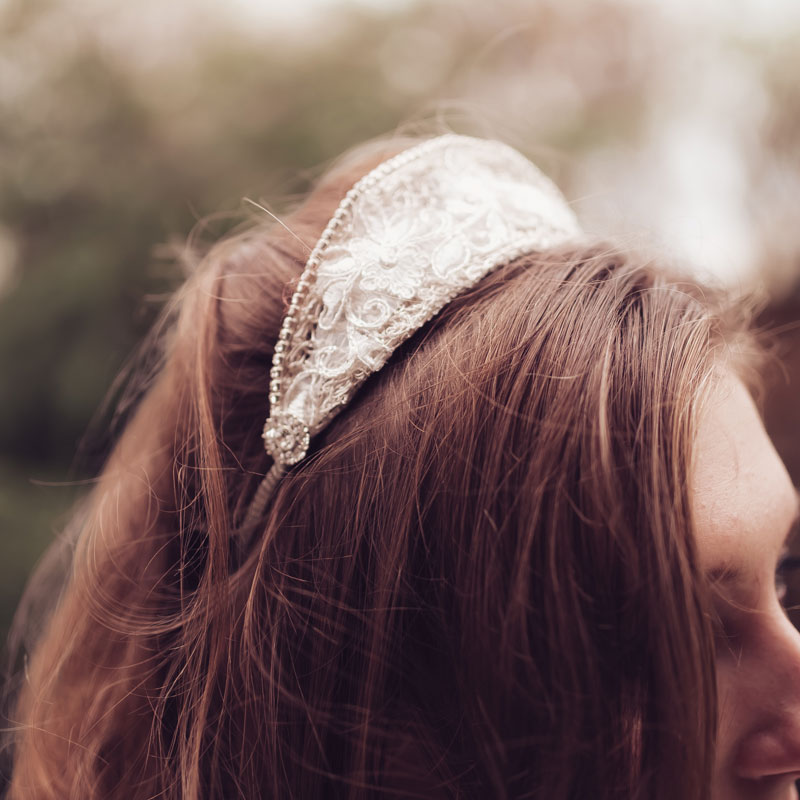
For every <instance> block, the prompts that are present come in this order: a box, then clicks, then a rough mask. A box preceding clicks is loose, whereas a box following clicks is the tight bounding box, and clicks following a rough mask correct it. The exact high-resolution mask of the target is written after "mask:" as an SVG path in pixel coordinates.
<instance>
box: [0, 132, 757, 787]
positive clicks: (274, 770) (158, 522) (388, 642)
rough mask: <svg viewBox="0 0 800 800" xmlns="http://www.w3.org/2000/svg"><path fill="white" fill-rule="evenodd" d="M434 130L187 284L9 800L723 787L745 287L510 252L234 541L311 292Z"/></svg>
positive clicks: (350, 171)
mask: <svg viewBox="0 0 800 800" xmlns="http://www.w3.org/2000/svg"><path fill="white" fill-rule="evenodd" d="M407 144H408V143H407V142H404V143H402V144H401V145H398V144H397V143H386V144H384V145H381V146H378V147H375V146H372V147H370V148H368V149H364V150H360V151H357V152H356V153H354V154H352V155H351V156H350V157H349V158H348V159H347V160H346V161H344V162H342V164H340V165H339V166H338V167H337V168H335V169H334V170H332V171H331V172H329V173H328V174H327V175H326V176H325V177H324V178H323V179H322V180H321V181H320V183H319V184H318V186H317V187H316V188H315V189H314V191H313V192H312V193H311V194H310V196H309V197H308V198H307V199H306V201H305V202H304V203H303V204H302V205H301V206H300V207H299V208H298V209H297V210H296V211H295V212H294V213H293V214H291V215H290V216H289V217H288V218H286V219H285V223H286V226H287V227H288V228H289V229H290V230H291V232H292V235H290V234H289V233H288V232H287V231H286V230H284V228H282V227H280V226H277V225H266V224H265V225H263V226H255V227H253V228H251V229H250V230H248V231H246V232H244V233H241V234H238V235H236V236H235V237H232V238H230V239H227V240H225V241H223V242H221V243H219V244H218V245H217V246H216V247H214V248H213V249H211V251H210V252H209V253H208V254H207V256H206V257H205V258H204V260H203V262H202V263H201V264H200V266H199V268H198V270H197V271H196V273H195V274H194V275H193V276H192V277H191V278H190V279H189V280H188V282H187V283H186V285H185V286H184V287H183V288H182V290H181V291H180V292H179V294H178V296H177V297H176V299H175V302H174V305H173V307H172V309H171V314H172V315H174V318H175V322H174V324H173V325H172V326H171V327H170V329H169V333H168V335H167V337H166V339H165V340H164V342H163V347H164V358H163V366H162V368H161V370H160V372H159V374H158V376H157V377H156V379H155V380H154V382H153V384H152V386H151V387H150V388H149V389H148V391H147V392H146V393H145V395H144V397H143V398H142V400H141V402H140V404H139V406H138V409H137V411H136V413H135V414H134V416H133V417H132V419H131V420H130V422H129V424H128V426H127V428H126V430H125V432H124V434H123V435H122V437H121V439H120V441H119V443H118V444H117V446H116V448H115V449H114V451H113V453H112V454H111V456H110V458H109V460H108V463H107V465H106V466H105V469H104V470H103V473H102V475H101V476H100V478H99V481H98V483H97V485H96V486H95V487H94V489H93V490H92V493H91V495H90V497H89V498H88V500H87V502H86V505H85V506H84V507H83V509H82V511H81V516H80V517H78V518H76V528H77V529H78V534H77V537H76V540H75V545H74V554H73V557H72V567H71V572H70V576H69V580H68V583H67V586H66V587H65V590H64V593H63V596H62V597H61V599H60V602H59V604H58V606H57V608H56V609H55V610H54V612H53V613H52V615H51V616H50V618H49V621H48V624H47V626H46V627H45V629H44V630H43V632H42V634H41V636H40V637H39V640H38V643H37V644H36V646H35V648H34V650H33V652H32V653H31V654H30V659H29V663H28V666H27V671H26V672H25V673H24V675H22V676H20V682H19V686H18V694H17V700H16V702H15V704H14V707H13V710H12V711H11V720H10V726H11V727H12V728H13V737H12V738H13V745H14V771H13V776H12V781H11V785H10V789H9V794H8V797H9V800H45V798H48V799H49V798H52V799H53V800H55V798H58V799H59V800H62V799H63V798H65V797H75V798H81V799H82V800H99V799H100V798H120V800H122V798H124V800H145V798H148V799H149V798H156V797H158V798H164V800H178V799H179V798H180V799H181V800H201V798H202V799H203V800H206V799H207V798H225V799H226V800H228V799H229V798H247V800H251V798H256V797H269V798H273V799H274V800H284V799H285V800H289V798H295V799H297V798H303V799H304V800H305V799H306V798H309V799H311V798H343V799H345V798H347V800H364V799H365V798H389V797H398V798H399V797H403V798H407V797H419V798H459V799H460V800H462V799H470V800H471V799H473V798H474V800H484V799H485V798H488V797H491V798H497V799H498V800H503V799H507V800H511V798H548V800H567V798H579V797H581V798H582V797H592V798H595V800H611V798H617V799H618V800H622V799H623V798H624V800H634V799H635V798H640V799H641V800H644V799H645V798H646V799H647V800H666V799H667V798H672V799H673V800H674V798H676V797H680V798H682V800H705V798H707V797H708V789H709V781H710V769H711V764H712V761H713V742H714V720H715V714H716V709H715V686H714V671H713V642H712V637H711V633H710V629H709V623H708V619H707V615H706V610H707V600H706V596H705V590H704V586H703V582H702V580H701V579H700V576H699V572H698V567H697V564H696V556H695V545H694V537H693V522H692V518H691V512H690V503H689V496H688V491H689V490H688V476H689V475H690V473H691V464H692V443H693V440H694V435H695V426H696V422H697V419H698V415H699V413H700V410H701V408H702V406H703V403H704V401H705V398H706V397H707V395H708V393H709V391H710V389H711V387H712V386H713V384H714V382H715V380H716V378H717V376H718V374H719V373H720V370H721V369H722V368H723V367H724V368H731V365H733V368H738V366H737V363H738V362H736V360H735V355H736V353H739V352H745V351H746V350H747V348H748V347H749V345H748V342H749V340H748V338H747V333H746V320H745V319H744V317H743V315H742V314H740V313H739V311H738V309H737V308H736V307H735V306H731V305H730V304H729V303H728V301H727V300H726V299H725V298H722V297H717V296H716V295H715V294H714V293H712V292H709V291H705V290H701V289H699V288H697V287H696V286H694V285H693V284H691V283H689V282H686V281H685V280H683V279H681V278H680V277H675V276H672V277H671V274H670V271H669V270H668V269H666V268H663V267H659V266H658V265H654V264H652V263H651V262H650V261H649V260H648V259H645V258H642V257H639V256H637V255H635V254H630V253H625V252H621V251H620V250H619V248H616V247H614V246H610V245H608V244H603V243H600V244H575V243H561V244H558V245H556V246H553V247H550V248H548V249H546V250H543V251H542V252H538V253H525V254H521V255H515V256H514V257H511V258H509V259H508V260H507V261H504V262H503V263H499V264H498V265H497V266H496V268H495V269H493V270H491V271H490V272H488V273H487V274H486V275H484V276H483V277H481V278H480V279H479V280H477V281H476V282H475V284H474V285H472V286H470V287H469V288H467V289H465V290H464V291H463V292H461V293H459V294H458V295H457V296H455V297H454V298H452V300H451V301H450V302H449V303H447V305H445V306H444V307H443V308H442V309H441V311H440V312H439V313H438V314H436V315H435V316H434V317H433V318H432V319H431V320H429V321H428V322H427V323H425V324H424V325H422V327H421V328H420V329H419V330H418V331H417V332H416V333H414V334H413V335H412V336H411V337H410V338H408V339H407V340H406V341H405V342H403V343H402V344H400V345H399V347H397V349H396V350H394V352H393V353H392V355H391V357H390V358H389V359H388V361H387V363H386V364H385V365H384V366H383V368H382V369H381V370H380V371H379V372H377V373H375V374H372V375H370V376H369V377H368V379H367V380H366V381H365V382H364V384H363V386H361V387H360V389H359V390H358V392H356V393H355V394H354V396H353V398H352V400H351V402H350V403H349V404H348V405H347V407H346V408H345V409H344V410H343V411H341V413H339V414H338V415H337V416H336V417H335V419H332V420H331V422H330V424H329V425H328V426H327V427H326V428H325V429H324V430H321V431H320V432H319V435H318V436H317V437H316V438H315V439H314V440H313V442H312V443H311V447H310V450H309V453H308V455H307V457H306V458H305V459H303V460H302V461H301V462H300V463H298V464H297V465H296V466H294V467H293V468H292V469H290V470H289V471H288V472H287V473H286V474H285V475H283V477H281V479H280V481H279V482H278V484H277V485H276V487H275V490H274V493H273V494H272V496H271V498H270V502H269V504H268V505H267V506H266V508H265V510H264V512H263V514H262V515H260V517H259V519H258V520H257V522H256V523H255V524H254V527H253V535H252V537H251V539H250V540H249V545H248V546H247V547H246V548H244V549H243V550H242V548H241V546H240V541H241V540H240V539H239V538H237V536H236V532H237V525H238V522H239V521H240V520H242V519H243V518H244V516H245V513H246V510H247V508H248V506H249V504H250V501H251V499H252V498H253V496H254V493H255V492H256V489H257V486H258V485H259V483H260V482H261V481H262V480H263V477H264V475H265V474H267V472H268V471H269V469H270V467H271V460H270V457H269V456H268V455H267V453H265V451H264V447H263V441H262V439H261V431H262V426H263V424H264V417H265V397H266V394H265V376H267V375H268V374H269V370H270V368H271V365H272V362H273V356H274V348H275V344H276V342H277V341H278V338H279V331H280V328H281V324H282V320H283V318H284V315H285V313H286V310H287V299H288V298H289V297H290V296H291V294H292V291H293V289H294V288H295V287H296V285H297V282H298V280H299V279H300V276H301V274H302V272H303V270H304V268H305V265H306V262H307V260H308V256H309V249H310V248H311V247H312V246H313V243H314V242H316V241H318V239H319V237H320V236H321V234H322V232H323V230H324V229H325V227H326V225H327V224H328V221H329V220H330V219H331V217H332V215H333V214H334V212H335V210H336V208H337V206H338V205H339V203H340V202H341V200H342V198H343V197H345V195H346V193H347V191H348V190H349V189H350V188H351V187H352V186H353V185H354V184H355V183H356V182H357V181H358V180H359V178H361V177H362V176H363V175H365V174H367V173H368V172H369V170H370V169H372V168H374V167H375V166H377V165H378V164H380V163H382V162H383V161H385V160H386V159H387V158H389V157H391V156H392V155H394V154H396V153H397V152H399V151H401V150H403V149H405V147H406V146H407ZM304 242H305V243H307V244H308V246H307V247H306V246H305V245H304V244H303V243H304ZM31 592H32V593H33V595H35V594H36V585H35V584H34V586H33V587H32V588H31ZM20 624H22V623H20ZM665 776H668V780H665Z"/></svg>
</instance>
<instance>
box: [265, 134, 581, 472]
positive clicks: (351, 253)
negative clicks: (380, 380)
mask: <svg viewBox="0 0 800 800" xmlns="http://www.w3.org/2000/svg"><path fill="white" fill-rule="evenodd" d="M579 232H580V230H579V227H578V224H577V222H576V220H575V217H574V215H573V213H572V211H571V210H570V208H569V206H568V205H567V203H566V201H565V200H564V198H563V197H562V195H561V194H560V193H559V191H558V190H557V189H556V187H555V186H554V185H553V183H552V182H551V181H550V180H549V179H548V178H546V177H545V176H544V175H543V174H542V173H541V172H540V171H539V170H538V169H537V168H536V167H535V166H534V165H533V164H532V163H531V162H530V161H528V160H527V159H525V158H524V157H523V156H522V155H520V154H519V153H518V152H517V151H515V150H513V149H512V148H510V147H508V146H507V145H504V144H501V143H500V142H496V141H486V140H481V139H474V138H471V137H466V136H458V135H454V134H450V135H446V136H441V137H438V138H436V139H432V140H429V141H427V142H424V143H423V144H420V145H417V146H416V147H412V148H411V149H410V150H406V151H404V152H403V153H401V154H400V155H398V156H396V157H395V158H393V159H390V160H389V161H387V162H385V163H384V164H382V165H380V166H379V167H377V168H376V169H375V170H373V171H372V172H371V173H369V174H367V175H366V176H365V177H364V178H362V179H361V180H360V181H359V182H358V183H357V184H356V185H355V186H354V188H353V189H352V190H351V191H350V192H349V193H348V195H347V197H346V198H345V200H343V202H342V205H341V206H340V208H339V210H338V211H337V214H336V215H335V216H334V218H333V219H332V221H331V224H330V225H329V227H328V229H326V232H325V234H323V238H322V239H321V240H320V243H319V244H318V247H317V248H315V251H314V252H312V255H311V257H310V258H309V263H308V265H307V267H306V270H305V272H304V274H303V276H302V277H301V280H300V283H299V285H298V293H297V296H296V297H295V298H294V299H293V305H292V307H290V311H289V315H288V318H287V322H288V323H290V324H287V322H285V323H284V329H283V330H282V337H281V340H280V341H281V342H283V345H284V346H283V347H280V348H279V347H276V360H275V361H274V362H273V370H272V373H271V374H272V377H273V381H272V384H271V394H270V400H271V403H270V416H269V418H268V419H267V422H266V425H265V428H264V439H265V442H266V446H267V450H268V451H269V452H270V454H271V455H272V457H273V459H274V460H275V461H278V462H280V463H282V464H283V465H284V466H289V465H291V464H293V463H297V461H299V460H301V459H302V458H303V457H304V456H305V454H306V451H307V449H308V446H309V443H310V439H311V438H313V436H314V435H315V434H317V433H319V431H320V430H321V429H322V428H324V427H325V425H326V424H327V423H328V422H329V421H330V420H331V418H332V417H333V416H335V414H336V413H337V412H338V411H339V410H341V408H342V407H343V406H345V405H346V404H347V403H348V402H349V400H350V399H351V398H352V396H353V394H354V393H355V392H356V391H357V390H358V388H359V387H360V386H361V384H362V383H363V382H364V381H365V380H366V379H367V378H368V377H369V376H370V375H371V374H372V373H374V372H377V371H378V370H379V369H380V368H381V367H382V366H383V365H384V364H385V363H386V361H387V360H388V359H389V357H390V356H391V354H392V353H393V352H394V350H395V349H396V348H397V347H398V346H399V345H400V344H402V342H404V341H405V340H406V339H408V338H409V337H410V336H411V335H412V334H413V333H415V332H416V331H417V330H419V328H420V327H421V326H422V325H424V324H425V323H426V322H427V321H428V320H429V319H431V318H432V317H433V316H434V315H435V314H437V313H438V312H439V311H440V310H441V309H442V308H443V307H444V306H445V305H446V304H447V303H448V302H449V301H450V300H452V299H453V298H454V297H455V296H456V295H457V294H459V293H461V292H463V291H465V290H466V289H468V288H470V287H472V286H474V285H475V284H476V283H477V282H478V281H479V280H480V279H481V278H482V277H483V276H484V275H486V274H487V273H488V272H490V271H491V270H492V269H493V268H494V267H496V266H498V265H499V264H502V263H505V262H508V261H509V260H511V259H513V258H516V257H517V256H519V255H521V254H523V253H526V252H533V251H540V250H545V249H547V248H549V247H552V246H553V245H556V244H558V243H560V242H564V241H567V240H570V239H574V238H575V237H576V236H578V235H579ZM323 244H324V246H323V247H321V248H320V246H319V245H323Z"/></svg>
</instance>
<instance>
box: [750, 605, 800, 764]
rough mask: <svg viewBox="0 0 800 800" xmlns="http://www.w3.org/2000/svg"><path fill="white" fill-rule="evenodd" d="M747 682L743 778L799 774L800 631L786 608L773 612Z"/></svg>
mask: <svg viewBox="0 0 800 800" xmlns="http://www.w3.org/2000/svg"><path fill="white" fill-rule="evenodd" d="M760 645H761V646H760V647H759V648H758V650H757V654H756V657H757V661H756V664H755V665H754V666H753V667H752V668H748V667H746V666H745V665H744V664H742V665H741V667H740V668H741V670H742V673H743V674H742V680H743V681H745V682H746V684H747V685H746V686H745V687H743V689H744V691H745V697H746V700H745V702H746V703H747V707H746V713H745V714H744V719H742V722H743V723H744V725H743V727H744V736H743V737H742V738H741V740H740V746H739V749H738V752H737V757H736V771H737V773H738V774H739V776H740V777H742V778H748V779H761V778H767V777H771V776H778V775H788V774H791V773H796V774H797V775H798V776H800V633H798V631H797V629H796V628H795V627H794V625H792V623H791V622H790V621H789V620H788V618H787V617H786V615H785V613H784V612H783V609H778V610H777V611H774V612H772V613H771V614H770V620H769V623H768V625H767V626H765V629H764V630H763V638H762V640H761V642H760Z"/></svg>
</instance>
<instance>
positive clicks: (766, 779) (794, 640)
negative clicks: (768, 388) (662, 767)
mask: <svg viewBox="0 0 800 800" xmlns="http://www.w3.org/2000/svg"><path fill="white" fill-rule="evenodd" d="M698 434H699V435H698V441H697V451H696V455H695V465H694V472H693V477H692V481H693V483H692V489H693V492H692V503H693V511H694V514H695V523H696V531H697V547H698V553H699V558H700V563H701V566H702V567H703V569H704V570H705V571H706V573H707V574H708V576H709V579H710V580H711V583H712V587H713V598H714V600H713V604H714V611H715V616H716V617H717V619H715V627H716V632H717V633H716V638H717V684H718V691H719V706H720V713H719V730H718V738H717V756H716V760H715V766H714V784H713V794H712V796H713V800H772V798H775V800H790V798H794V799H795V800H797V792H796V790H795V788H794V781H795V780H796V779H797V778H800V634H798V632H797V630H796V629H795V628H794V626H793V625H792V624H791V622H790V621H789V620H788V618H787V616H786V613H785V610H784V608H783V605H782V602H781V601H782V599H783V597H782V594H783V592H782V589H781V576H780V574H778V580H777V581H776V571H778V573H779V572H780V570H779V566H778V565H779V563H780V561H781V558H782V556H784V555H785V548H786V545H787V539H788V537H789V536H790V535H791V534H792V533H793V532H794V531H795V530H796V528H797V517H798V495H797V491H796V490H795V488H794V487H793V486H792V482H791V480H790V478H789V475H788V474H787V472H786V468H785V467H784V465H783V463H782V462H781V460H780V458H779V456H778V454H777V453H776V452H775V448H774V447H773V446H772V443H771V442H770V440H769V438H768V436H767V434H766V432H765V430H764V427H763V425H762V423H761V419H760V417H759V415H758V412H757V410H756V408H755V406H754V404H753V401H752V399H751V398H750V395H749V394H748V392H747V390H746V389H745V387H744V386H743V385H742V384H741V383H740V382H739V381H737V380H735V379H733V378H728V379H726V380H724V381H722V382H721V384H720V385H719V386H718V387H717V388H716V389H715V392H714V395H713V397H712V398H711V402H710V403H709V405H708V407H707V408H706V410H705V413H704V415H703V417H702V418H701V420H700V424H699V431H698Z"/></svg>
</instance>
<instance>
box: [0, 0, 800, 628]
mask: <svg viewBox="0 0 800 800" xmlns="http://www.w3.org/2000/svg"><path fill="white" fill-rule="evenodd" d="M432 120H433V121H435V123H436V124H437V125H441V124H445V125H447V126H449V127H451V128H453V129H455V130H456V131H459V132H465V133H478V134H488V135H495V136H499V137H501V138H504V139H506V140H507V141H509V142H510V143H512V144H514V145H515V146H517V147H519V148H520V149H522V150H523V151H524V152H526V153H527V154H528V155H530V156H532V157H533V158H534V159H535V160H536V161H537V162H538V163H539V164H540V165H541V166H542V167H543V168H544V169H545V171H547V172H548V173H549V174H550V175H551V176H552V177H553V178H554V179H555V180H556V181H557V182H558V183H559V185H560V186H561V187H562V188H563V189H564V191H565V193H566V195H567V197H568V198H569V199H570V200H572V201H573V202H574V205H575V208H576V211H577V212H578V214H579V216H580V217H581V219H582V221H583V222H584V225H585V227H586V228H587V229H588V230H589V231H592V232H596V233H599V234H602V235H614V236H617V237H621V238H622V239H623V240H625V241H629V242H631V243H632V244H635V245H650V246H653V245H654V246H656V247H657V248H659V249H660V250H662V251H664V252H665V253H666V254H667V255H668V256H669V257H671V258H676V259H679V260H684V261H687V262H688V263H691V264H692V265H693V268H694V269H695V270H696V272H697V274H698V275H700V276H702V277H703V278H704V279H708V280H712V281H716V282H720V283H725V284H729V285H733V286H734V287H737V288H740V289H742V290H750V289H752V288H753V287H757V288H758V290H759V291H763V292H764V293H765V296H766V297H767V298H768V302H767V304H766V307H765V311H764V312H763V315H762V319H761V322H762V323H763V324H764V325H765V326H767V327H769V328H771V329H773V330H774V332H775V340H776V342H777V344H778V347H779V352H780V355H781V358H780V361H779V362H776V365H775V368H774V369H773V370H772V373H771V374H770V376H769V377H768V391H767V393H766V397H765V410H766V414H767V420H768V426H769V428H770V431H771V433H772V434H773V436H774V438H775V441H776V443H777V445H778V448H779V449H780V451H781V453H782V455H783V457H784V459H785V460H786V461H787V463H788V465H789V467H790V469H791V471H792V472H793V476H794V479H795V482H800V441H799V440H798V424H800V422H799V419H798V415H799V414H800V396H799V395H798V387H800V322H799V321H800V216H799V215H798V198H800V149H798V146H797V142H798V133H800V4H798V3H796V1H795V0H785V1H784V2H779V1H778V0H721V1H720V2H713V0H691V1H690V0H670V2H669V3H665V2H660V1H659V0H652V1H651V2H648V0H638V1H637V0H573V1H570V0H551V1H549V2H548V1H547V0H541V1H540V0H492V2H491V3H489V2H478V0H450V1H449V2H448V1H441V2H437V1H436V0H431V1H430V2H411V1H410V0H384V2H378V0H373V1H372V2H349V3H346V2H343V1H342V0H327V2H325V1H324V0H315V1H314V2H312V0H294V2H293V3H292V4H288V3H277V2H273V0H260V1H259V0H249V2H248V1H246V0H227V2H225V3H221V2H218V0H171V2H170V3H164V2H162V0H137V2H136V3H129V2H122V0H0V536H2V542H1V544H0V548H1V549H0V554H1V556H0V633H2V634H3V635H4V634H5V631H6V629H7V626H8V624H9V621H10V618H11V614H12V612H13V608H14V606H15V604H16V602H17V600H18V597H19V594H20V591H21V589H22V587H23V584H24V581H25V579H26V577H27V575H28V574H29V572H30V570H31V568H32V566H33V564H34V563H35V561H36V559H37V558H38V557H39V556H40V554H41V552H42V551H43V549H44V548H45V547H46V545H47V544H48V543H49V542H50V541H51V540H52V539H53V536H54V535H55V533H56V532H57V531H58V530H59V529H60V528H61V527H62V526H63V524H64V522H65V520H66V519H67V518H68V509H69V508H70V507H71V505H72V504H73V503H74V502H75V500H76V499H77V498H78V497H79V496H80V495H81V493H83V492H84V491H85V490H86V488H87V484H88V482H89V481H90V480H91V478H92V477H93V476H94V475H96V474H97V471H98V470H99V469H100V467H101V466H102V462H103V458H104V456H105V455H106V453H107V448H108V446H109V435H108V428H109V426H108V419H109V411H108V410H107V409H108V407H109V406H106V409H105V410H103V399H104V398H105V397H106V396H107V393H108V391H109V387H111V386H112V384H113V382H114V378H115V376H116V375H117V374H118V373H119V372H120V369H121V367H122V365H123V364H124V363H125V362H126V360H127V359H129V358H130V356H131V354H132V353H133V352H134V350H135V347H136V344H137V342H139V341H140V340H141V339H142V337H143V336H144V335H145V333H146V331H147V330H148V328H149V327H150V326H151V324H152V323H153V321H154V319H155V318H156V316H157V314H158V311H159V309H160V308H161V306H162V304H163V301H164V298H165V297H166V295H167V294H168V293H169V291H171V290H172V289H174V288H175V287H176V286H177V285H178V284H179V283H180V280H181V272H180V270H179V268H178V267H177V266H176V264H175V262H174V259H172V258H171V257H170V255H169V254H170V253H171V252H173V251H174V250H175V249H176V248H177V247H179V246H180V243H181V242H184V241H185V240H186V239H187V237H188V236H189V235H190V234H192V232H193V231H194V234H193V235H194V236H195V237H196V238H197V240H198V241H199V242H201V243H202V242H203V241H209V242H210V241H212V240H213V239H214V238H216V237H218V236H220V235H222V234H223V233H225V231H226V230H228V229H229V228H230V227H231V226H232V225H234V224H236V222H237V221H238V220H240V219H241V218H242V216H243V215H244V214H245V213H250V212H248V211H246V209H247V208H248V206H247V205H246V203H245V202H244V198H250V199H253V200H256V201H258V202H261V203H264V204H265V205H267V206H268V207H269V208H271V209H274V210H276V211H277V212H278V213H279V212H280V209H281V207H282V203H283V202H284V201H285V200H286V199H287V198H291V197H293V196H296V195H297V193H298V192H301V191H303V190H304V189H306V188H307V187H308V185H309V181H310V180H311V179H312V178H313V177H314V176H315V175H317V174H319V170H320V168H321V167H322V166H324V165H325V164H326V163H327V162H329V160H330V159H331V158H333V157H334V156H336V155H338V154H339V153H341V152H342V151H343V150H345V149H347V148H348V147H350V146H352V145H354V144H356V143H358V142H360V141H362V140H364V139H366V138H369V137H373V136H376V135H379V134H385V133H387V132H390V131H392V130H394V129H396V127H397V126H398V125H403V124H405V123H408V122H412V123H413V122H416V121H423V122H430V121H432ZM111 405H113V403H112V404H111ZM93 419H94V424H93V425H91V426H90V422H91V421H92V420H93ZM87 430H90V433H89V434H88V435H87Z"/></svg>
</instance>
